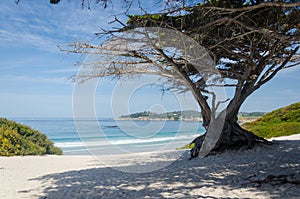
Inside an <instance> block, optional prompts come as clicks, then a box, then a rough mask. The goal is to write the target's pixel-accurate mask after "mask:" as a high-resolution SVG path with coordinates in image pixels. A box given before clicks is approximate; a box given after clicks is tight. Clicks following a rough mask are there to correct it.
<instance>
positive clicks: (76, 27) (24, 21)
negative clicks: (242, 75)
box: [0, 0, 300, 118]
mask: <svg viewBox="0 0 300 199" xmlns="http://www.w3.org/2000/svg"><path fill="white" fill-rule="evenodd" d="M14 2H15V1H14V0H7V1H0V13H1V14H0V60H1V61H0V117H7V118H16V117H72V113H73V111H72V94H73V87H74V85H73V82H71V81H70V80H68V78H69V77H70V76H71V75H74V74H76V71H77V69H78V66H74V63H75V62H77V61H82V60H84V59H85V57H84V56H79V55H72V54H67V53H64V52H60V51H59V49H58V48H57V45H60V44H66V43H72V42H74V41H94V42H95V37H94V36H93V34H94V33H96V32H99V31H100V29H101V28H109V27H110V26H111V25H108V22H109V21H112V20H113V18H114V16H113V15H116V14H119V13H121V10H122V7H121V6H120V5H119V4H117V3H116V4H114V5H113V6H110V7H108V8H107V9H105V10H104V9H102V8H101V6H93V8H92V10H88V9H84V10H82V9H81V7H80V1H79V0H72V1H71V0H69V1H68V0H64V1H62V2H61V3H59V4H58V5H51V4H49V1H35V0H21V2H20V3H19V5H16V4H15V3H14ZM154 2H157V1H154ZM156 6H157V8H158V6H159V5H156ZM120 17H121V18H122V16H120ZM299 80H300V67H299V66H297V67H295V68H293V69H290V70H288V71H282V72H281V73H280V74H279V75H278V76H277V77H276V78H274V79H273V80H271V81H270V82H269V83H268V84H267V85H265V86H263V87H262V88H261V89H260V90H259V91H257V92H256V93H254V94H253V96H251V97H250V98H249V99H248V100H247V101H246V103H245V104H244V105H243V107H242V109H241V110H242V111H271V110H273V109H276V108H279V107H281V106H285V105H288V104H291V103H293V102H297V101H300V95H299V94H300V84H299ZM113 85H114V84H113V83H110V82H108V81H106V82H102V83H101V82H100V84H99V86H98V89H97V92H96V94H97V96H96V105H95V107H96V109H97V110H96V112H97V114H98V115H99V117H110V116H111V110H110V109H111V108H110V107H111V105H110V99H111V92H110V90H111V89H112V88H113ZM142 90H143V89H140V91H141V92H140V93H139V92H137V93H136V94H135V95H134V97H135V100H133V101H134V103H132V104H131V105H130V107H131V108H130V110H131V111H133V112H134V111H140V110H145V109H149V108H151V107H152V108H153V107H156V108H157V107H158V105H157V104H162V105H163V106H164V107H163V109H165V110H167V111H170V110H176V109H177V108H178V106H177V105H176V100H175V101H174V97H172V94H170V95H166V97H164V98H163V101H162V100H161V99H162V98H161V94H160V93H159V91H157V92H156V91H153V93H148V94H147V95H146V94H145V93H146V92H143V91H142ZM147 91H148V90H147ZM185 97H186V98H185V99H183V101H186V103H187V104H191V103H192V100H190V99H189V98H190V96H189V95H186V96H185ZM117 99H118V100H119V101H117V102H120V104H121V102H122V100H121V99H122V96H121V95H118V97H117ZM131 101H132V100H131ZM174 103H175V104H174ZM184 108H187V109H188V108H192V109H194V108H195V106H194V105H191V106H186V107H185V106H184ZM158 109H160V108H158Z"/></svg>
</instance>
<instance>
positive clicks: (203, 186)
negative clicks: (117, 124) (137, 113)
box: [30, 140, 300, 199]
mask: <svg viewBox="0 0 300 199" xmlns="http://www.w3.org/2000/svg"><path fill="white" fill-rule="evenodd" d="M299 157H300V140H293V141H287V140H286V141H275V143H274V144H273V145H269V146H263V147H257V148H254V149H252V150H247V151H228V152H226V153H224V154H221V155H215V156H210V157H207V158H204V159H200V158H196V159H194V160H191V161H188V160H187V155H186V154H185V156H181V157H180V158H179V159H178V160H176V161H174V162H173V163H172V164H170V165H169V166H167V167H165V168H163V169H160V170H156V171H153V172H149V173H126V172H121V171H119V170H118V168H117V167H114V168H109V167H98V168H96V166H95V168H92V169H86V170H78V171H68V172H63V173H56V174H50V175H45V176H42V177H39V178H35V179H30V180H37V181H39V182H40V183H41V184H45V183H46V182H49V181H51V182H52V184H54V185H53V186H52V187H48V186H46V187H44V190H43V192H44V194H45V196H40V198H56V199H57V198H211V199H213V198H252V197H255V198H299V197H300V195H299V194H300V192H299V190H300V185H299V184H293V183H289V182H281V181H276V180H273V181H268V182H266V183H255V182H256V181H259V180H264V179H265V178H266V177H267V176H268V175H287V176H289V177H293V176H294V177H296V176H297V177H299V172H300V158H299ZM132 166H134V165H132ZM247 193H251V195H247Z"/></svg>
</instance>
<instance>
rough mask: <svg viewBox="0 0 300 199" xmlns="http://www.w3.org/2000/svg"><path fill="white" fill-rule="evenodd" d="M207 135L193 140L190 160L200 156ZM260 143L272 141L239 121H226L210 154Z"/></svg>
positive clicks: (248, 147)
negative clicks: (243, 125)
mask: <svg viewBox="0 0 300 199" xmlns="http://www.w3.org/2000/svg"><path fill="white" fill-rule="evenodd" d="M205 136H206V134H203V135H200V136H199V137H197V138H195V139H194V140H193V141H192V142H191V143H194V147H193V148H192V149H191V151H190V153H191V157H190V160H191V159H193V158H195V157H198V155H199V152H200V149H201V146H202V144H203V141H204V139H205ZM259 143H260V144H261V143H263V144H271V142H269V141H267V140H266V139H264V138H261V137H258V136H257V135H255V134H253V133H252V132H250V131H247V130H245V129H243V128H241V127H240V125H239V124H238V123H237V122H232V123H226V122H225V125H224V128H223V131H222V133H221V135H220V138H219V140H218V142H217V143H216V145H215V147H214V148H213V150H212V151H211V152H210V153H209V155H211V154H213V153H216V152H217V153H218V152H223V151H225V150H231V149H235V150H237V149H251V148H253V147H254V146H255V145H256V144H259Z"/></svg>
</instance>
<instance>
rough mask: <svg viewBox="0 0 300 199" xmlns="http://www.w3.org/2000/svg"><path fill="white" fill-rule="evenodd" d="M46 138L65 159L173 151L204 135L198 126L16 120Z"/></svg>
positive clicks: (135, 122)
mask: <svg viewBox="0 0 300 199" xmlns="http://www.w3.org/2000/svg"><path fill="white" fill-rule="evenodd" d="M16 121H18V122H20V123H22V124H25V125H28V126H30V127H32V128H34V129H37V130H39V131H41V132H43V133H45V134H46V135H47V137H48V138H49V139H50V140H52V141H53V142H54V144H55V145H56V146H58V147H60V148H61V149H62V150H63V153H64V154H65V155H80V154H88V153H91V154H95V155H106V154H120V153H129V152H149V151H157V150H172V149H176V148H177V147H181V146H182V145H184V144H186V143H189V142H191V141H192V140H193V139H194V138H195V137H196V136H197V135H199V134H201V133H203V132H204V129H203V127H202V125H201V123H199V122H183V121H151V122H150V121H115V120H113V119H102V120H97V121H94V120H78V121H75V122H74V120H73V119H17V120H16Z"/></svg>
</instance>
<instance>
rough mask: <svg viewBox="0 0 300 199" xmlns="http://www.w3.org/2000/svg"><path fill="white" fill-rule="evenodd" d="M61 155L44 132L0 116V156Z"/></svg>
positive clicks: (59, 150)
mask: <svg viewBox="0 0 300 199" xmlns="http://www.w3.org/2000/svg"><path fill="white" fill-rule="evenodd" d="M43 154H57V155H62V151H61V149H59V148H57V147H55V146H54V145H53V142H51V141H50V140H49V139H48V138H47V137H46V135H45V134H42V133H40V132H39V131H37V130H34V129H32V128H30V127H28V126H25V125H22V124H18V123H16V122H13V121H9V120H7V119H3V118H0V156H13V155H43Z"/></svg>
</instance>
